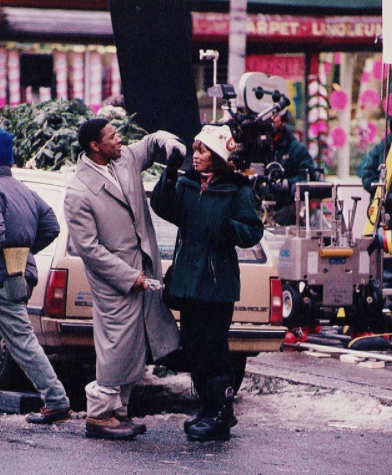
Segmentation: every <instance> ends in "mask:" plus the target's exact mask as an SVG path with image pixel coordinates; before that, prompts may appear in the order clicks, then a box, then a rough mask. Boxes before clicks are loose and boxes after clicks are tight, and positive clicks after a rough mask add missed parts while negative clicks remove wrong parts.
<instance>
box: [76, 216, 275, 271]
mask: <svg viewBox="0 0 392 475" xmlns="http://www.w3.org/2000/svg"><path fill="white" fill-rule="evenodd" d="M150 212H151V218H152V223H153V225H154V228H155V233H156V236H157V242H158V249H159V254H160V256H161V259H165V260H172V259H173V254H174V246H175V242H176V236H177V226H174V224H171V223H169V222H167V221H165V220H164V219H162V218H160V217H159V216H157V215H156V214H155V213H154V211H153V210H152V209H151V208H150ZM68 254H69V255H71V256H77V255H78V253H77V250H76V248H75V246H74V244H73V242H72V239H71V238H69V241H68ZM237 254H238V260H239V261H240V262H242V263H245V264H246V263H249V264H265V263H266V262H267V256H266V253H265V252H264V249H263V246H262V244H261V243H258V244H256V246H253V247H252V248H249V249H240V248H237Z"/></svg>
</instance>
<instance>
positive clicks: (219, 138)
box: [151, 125, 263, 441]
mask: <svg viewBox="0 0 392 475" xmlns="http://www.w3.org/2000/svg"><path fill="white" fill-rule="evenodd" d="M235 147H236V144H235V142H234V140H233V138H232V135H231V132H230V129H229V127H228V126H227V125H223V126H220V127H219V126H212V125H206V126H204V127H203V129H202V131H201V132H200V133H199V134H198V135H197V136H196V137H195V141H194V145H193V150H194V153H193V169H192V171H191V172H189V173H187V174H186V175H185V176H181V177H180V178H178V179H177V175H178V174H177V170H178V168H179V167H180V166H181V163H182V160H181V157H179V156H178V157H177V156H175V155H174V156H171V157H169V159H168V164H167V168H166V170H165V171H164V172H163V174H162V176H161V178H160V181H159V182H158V183H157V185H156V186H155V188H154V190H153V193H152V196H151V205H152V208H153V210H154V211H155V212H156V213H157V214H158V215H159V216H160V217H162V218H163V219H165V220H167V221H169V222H171V223H173V224H175V225H177V226H178V241H177V242H178V245H177V252H176V255H175V256H174V259H173V261H174V268H173V277H172V281H171V284H170V291H169V294H170V296H171V297H175V298H176V299H177V300H179V301H180V302H181V311H180V314H181V342H182V348H183V351H184V355H185V358H186V361H187V363H188V366H189V367H190V370H191V377H192V381H193V383H194V386H195V388H196V390H197V393H198V395H199V397H200V399H201V403H202V408H201V410H200V411H199V412H198V413H197V414H196V416H194V417H192V418H190V419H188V420H186V421H185V433H186V434H187V436H188V438H189V439H190V440H200V441H204V440H227V439H229V438H230V427H231V426H233V425H235V423H236V422H237V420H236V418H235V416H234V414H233V405H232V404H233V397H234V390H233V386H234V373H233V368H232V365H231V360H230V353H229V345H228V331H229V327H230V324H231V320H232V316H233V310H234V302H236V301H238V300H239V299H240V272H239V265H238V258H237V253H236V249H235V247H236V246H239V247H242V248H248V247H252V246H254V245H255V244H256V243H258V242H259V241H260V239H261V237H262V235H263V224H262V222H261V221H260V219H259V218H258V216H257V212H256V209H255V205H254V201H253V196H252V191H251V188H250V187H249V184H248V183H249V182H248V179H247V178H246V177H244V176H243V175H241V174H239V173H236V172H235V171H234V166H232V164H231V163H230V162H229V161H228V159H229V156H230V153H231V152H232V151H233V150H234V149H235Z"/></svg>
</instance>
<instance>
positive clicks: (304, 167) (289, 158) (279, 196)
mask: <svg viewBox="0 0 392 475" xmlns="http://www.w3.org/2000/svg"><path fill="white" fill-rule="evenodd" d="M290 118H291V117H290V113H289V112H288V111H286V112H285V113H284V114H282V115H275V116H274V117H272V122H273V145H272V147H273V153H274V159H275V160H276V162H278V163H279V164H280V165H281V166H282V167H283V176H282V178H281V179H278V180H276V181H272V182H271V181H269V182H266V183H263V184H262V187H261V188H260V189H259V194H260V195H261V196H262V197H263V198H264V199H267V200H270V201H275V202H276V207H275V214H274V221H275V222H276V223H277V224H280V225H281V226H290V225H292V224H295V205H294V194H293V193H292V188H293V185H295V183H297V182H303V181H316V180H317V176H316V171H315V167H314V163H313V159H312V157H311V156H310V154H309V152H308V150H307V148H306V146H305V145H304V144H302V143H301V142H300V141H299V140H298V139H297V138H296V137H295V135H294V134H293V133H292V132H291V130H290V128H289V127H288V126H287V124H288V122H289V121H290Z"/></svg>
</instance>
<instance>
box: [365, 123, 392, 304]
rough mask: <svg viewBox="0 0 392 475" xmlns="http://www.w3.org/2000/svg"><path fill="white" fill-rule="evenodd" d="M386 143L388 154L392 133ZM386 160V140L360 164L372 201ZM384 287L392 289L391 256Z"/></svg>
mask: <svg viewBox="0 0 392 475" xmlns="http://www.w3.org/2000/svg"><path fill="white" fill-rule="evenodd" d="M389 128H390V130H391V129H392V120H391V121H390V123H389ZM386 143H387V152H388V151H389V149H390V147H391V143H392V134H391V133H390V134H388V136H387V140H386ZM385 158H386V156H385V139H383V140H382V141H381V142H379V143H378V144H377V145H376V146H375V147H373V148H372V149H371V150H370V152H369V153H367V154H366V155H365V156H364V157H363V160H362V162H361V164H360V167H359V170H358V174H359V176H360V177H361V180H362V186H363V188H364V189H365V190H366V191H367V192H369V193H370V201H372V200H373V197H374V195H375V193H376V190H377V187H376V186H373V183H377V182H378V181H379V180H380V171H381V170H380V165H382V164H383V163H384V160H385ZM386 191H387V193H386V199H385V212H386V213H388V214H389V216H391V217H392V190H391V188H389V190H386ZM388 229H391V221H389V223H388ZM383 287H384V288H387V289H390V288H392V258H391V257H390V256H384V272H383ZM390 305H391V303H390V299H387V301H386V306H387V307H389V306H390Z"/></svg>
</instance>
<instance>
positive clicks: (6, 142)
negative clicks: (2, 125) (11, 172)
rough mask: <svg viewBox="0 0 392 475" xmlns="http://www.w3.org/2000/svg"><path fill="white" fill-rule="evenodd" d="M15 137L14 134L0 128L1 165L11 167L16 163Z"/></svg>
mask: <svg viewBox="0 0 392 475" xmlns="http://www.w3.org/2000/svg"><path fill="white" fill-rule="evenodd" d="M13 139H14V136H13V135H12V134H10V133H9V132H7V131H6V130H4V129H0V166H8V167H10V166H11V165H13V163H14V151H13V146H12V144H13Z"/></svg>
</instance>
